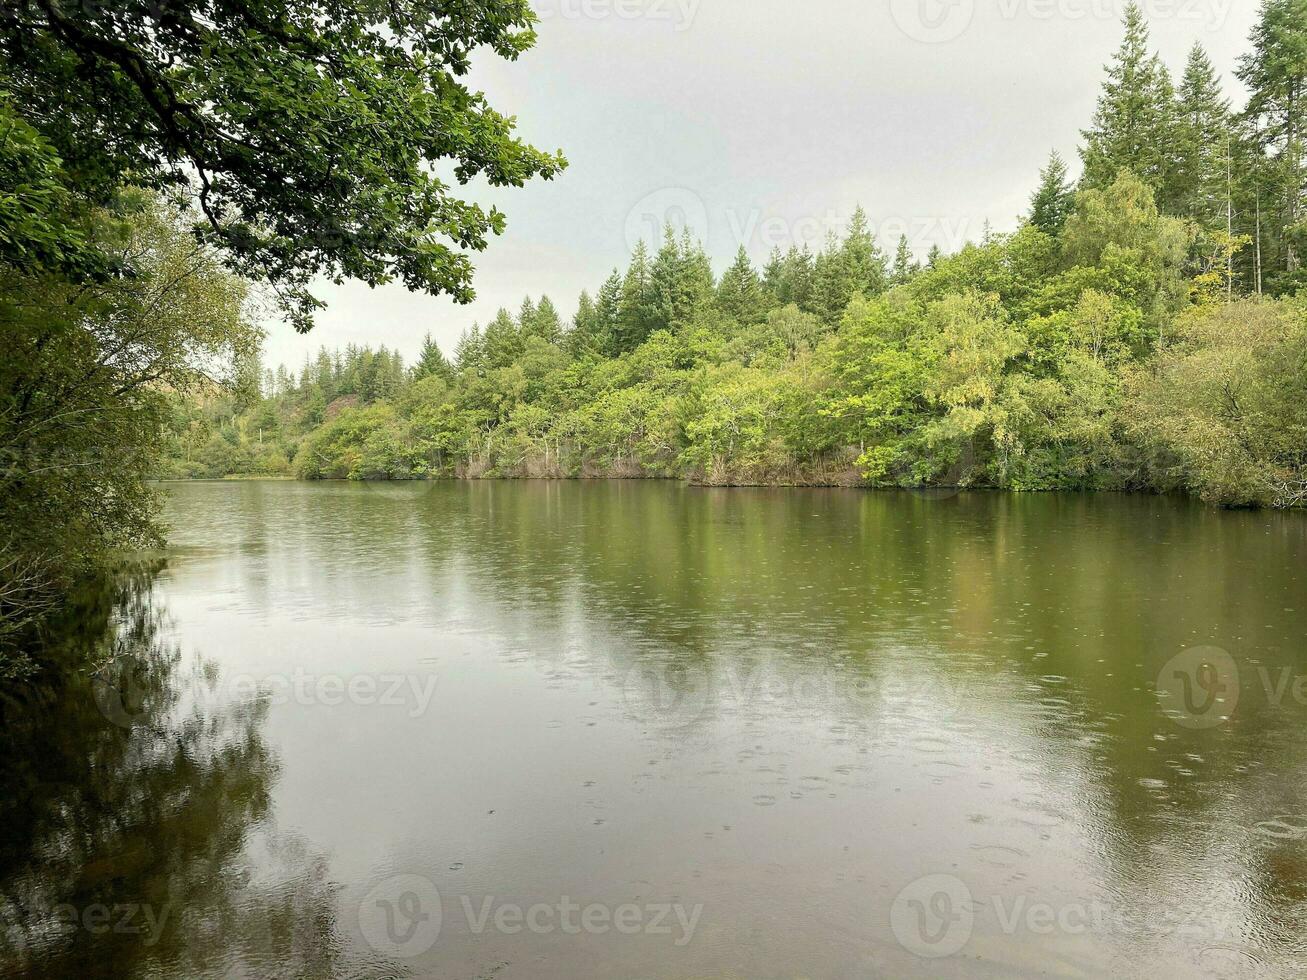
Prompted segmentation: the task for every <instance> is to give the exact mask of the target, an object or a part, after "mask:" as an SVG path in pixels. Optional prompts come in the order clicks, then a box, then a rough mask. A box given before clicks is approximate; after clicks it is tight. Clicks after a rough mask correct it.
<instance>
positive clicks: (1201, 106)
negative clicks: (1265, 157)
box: [1166, 44, 1234, 227]
mask: <svg viewBox="0 0 1307 980" xmlns="http://www.w3.org/2000/svg"><path fill="white" fill-rule="evenodd" d="M1177 108H1178V113H1179V118H1178V122H1177V126H1176V141H1175V164H1176V167H1175V173H1174V177H1173V181H1174V188H1173V190H1172V192H1171V193H1170V194H1168V195H1166V196H1167V197H1169V198H1170V199H1171V200H1172V201H1173V202H1174V203H1175V204H1176V205H1177V212H1178V213H1179V214H1181V215H1183V216H1184V217H1188V218H1193V219H1194V220H1195V221H1198V222H1200V223H1201V224H1203V225H1206V226H1209V227H1213V226H1216V225H1218V224H1219V225H1225V224H1227V219H1230V218H1231V215H1230V210H1231V209H1232V202H1231V194H1230V191H1231V183H1232V177H1233V173H1232V167H1233V156H1234V147H1233V140H1234V130H1233V126H1232V119H1231V116H1230V103H1229V101H1228V100H1227V99H1226V98H1225V97H1224V95H1223V94H1222V92H1221V82H1220V79H1219V78H1218V77H1217V74H1216V69H1215V68H1214V67H1213V66H1212V61H1211V59H1210V58H1208V56H1207V52H1206V51H1204V50H1203V48H1202V45H1200V44H1195V45H1194V46H1193V49H1192V50H1191V51H1190V52H1189V61H1188V64H1187V65H1186V66H1185V73H1184V80H1183V82H1182V83H1181V85H1180V93H1179V103H1178V106H1177Z"/></svg>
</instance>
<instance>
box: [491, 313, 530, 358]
mask: <svg viewBox="0 0 1307 980" xmlns="http://www.w3.org/2000/svg"><path fill="white" fill-rule="evenodd" d="M528 302H529V301H528ZM522 349H523V348H522V331H521V329H520V328H519V327H518V324H517V322H516V321H514V319H513V316H512V314H511V313H509V312H508V310H505V309H501V310H500V311H499V312H498V313H497V314H495V318H494V319H493V320H491V321H490V322H489V323H488V324H486V329H485V330H484V332H482V334H481V356H482V361H483V363H484V365H485V367H487V368H490V369H494V368H501V367H507V366H508V365H509V364H512V363H513V362H514V361H515V360H517V359H518V358H519V357H521V356H522Z"/></svg>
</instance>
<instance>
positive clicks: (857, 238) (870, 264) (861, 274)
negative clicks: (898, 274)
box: [840, 207, 887, 313]
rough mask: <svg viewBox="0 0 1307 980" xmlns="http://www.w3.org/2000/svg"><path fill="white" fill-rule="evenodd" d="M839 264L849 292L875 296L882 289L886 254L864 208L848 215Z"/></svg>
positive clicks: (859, 208) (881, 291)
mask: <svg viewBox="0 0 1307 980" xmlns="http://www.w3.org/2000/svg"><path fill="white" fill-rule="evenodd" d="M840 264H841V265H842V266H843V268H844V274H845V275H846V276H847V277H848V281H849V285H850V287H851V290H850V292H851V293H857V294H859V295H862V296H875V295H877V294H879V293H883V292H884V291H885V286H886V280H887V276H886V272H885V255H884V253H883V252H881V250H880V246H879V245H877V244H876V237H875V235H874V234H873V233H872V229H871V223H870V222H869V221H868V220H867V212H865V211H864V210H862V208H861V207H858V208H857V209H856V210H855V211H854V212H853V217H852V218H850V219H849V227H848V232H847V233H846V234H845V236H844V245H843V246H842V247H841V249H840ZM840 312H841V313H843V312H844V311H843V310H840Z"/></svg>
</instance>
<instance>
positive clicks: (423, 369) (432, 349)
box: [413, 333, 454, 381]
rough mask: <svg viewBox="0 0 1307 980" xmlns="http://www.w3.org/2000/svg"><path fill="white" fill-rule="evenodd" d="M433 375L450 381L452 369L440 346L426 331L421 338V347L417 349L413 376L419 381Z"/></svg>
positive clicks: (452, 373)
mask: <svg viewBox="0 0 1307 980" xmlns="http://www.w3.org/2000/svg"><path fill="white" fill-rule="evenodd" d="M433 375H434V376H436V377H439V378H443V379H444V380H445V381H452V380H453V377H454V370H453V368H451V367H450V364H449V361H447V360H445V354H444V352H443V351H441V349H440V346H439V345H438V344H437V343H436V342H435V341H434V340H432V339H431V334H429V333H428V334H427V335H426V336H425V337H423V338H422V349H421V350H420V351H418V359H417V363H416V364H414V365H413V378H414V380H416V381H420V380H421V379H423V378H429V377H432V376H433Z"/></svg>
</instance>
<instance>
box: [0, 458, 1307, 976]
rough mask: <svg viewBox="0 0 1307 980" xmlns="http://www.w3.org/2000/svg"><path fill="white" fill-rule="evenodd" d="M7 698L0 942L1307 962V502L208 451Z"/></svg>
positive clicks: (1221, 970) (622, 971) (589, 965)
mask: <svg viewBox="0 0 1307 980" xmlns="http://www.w3.org/2000/svg"><path fill="white" fill-rule="evenodd" d="M169 489H170V494H171V500H170V503H169V517H170V519H171V521H172V523H173V525H174V530H173V534H172V547H171V549H170V553H169V558H168V561H167V564H166V567H165V568H164V569H163V570H162V571H161V572H159V573H158V574H157V575H156V576H154V577H153V579H152V580H151V579H149V578H148V577H144V578H143V580H142V581H141V582H140V583H138V586H137V588H135V589H132V590H128V591H127V592H126V593H125V594H124V596H123V597H120V600H119V601H118V602H117V603H116V605H112V606H105V607H104V608H103V609H102V612H104V613H105V615H107V616H108V617H109V618H108V621H107V623H106V622H102V621H101V620H98V619H96V617H94V616H90V615H88V616H85V617H83V618H82V620H81V623H80V627H81V632H80V634H78V635H73V636H71V637H70V638H69V640H68V647H69V650H70V651H71V653H70V656H71V655H73V654H78V655H80V656H83V657H85V656H87V655H88V654H89V656H90V658H91V661H92V662H93V665H94V666H95V667H96V668H97V670H95V671H94V672H92V671H91V670H90V669H83V670H81V671H80V672H73V673H69V674H68V675H67V676H64V677H61V678H60V680H59V682H58V683H53V682H52V683H49V684H46V685H43V686H41V687H39V688H38V689H36V690H35V691H33V692H29V693H28V694H26V695H24V696H22V697H19V698H15V699H10V700H9V701H7V702H6V704H5V706H4V711H5V723H6V737H7V739H8V740H9V742H10V747H9V749H8V750H7V752H6V755H5V761H4V763H3V768H2V769H0V796H3V804H0V944H2V945H0V975H4V976H10V975H14V976H24V975H31V976H57V975H65V974H74V975H79V976H82V977H100V976H103V977H138V976H139V977H154V976H195V977H243V976H250V977H264V976H286V977H292V976H293V977H392V976H430V977H441V978H468V980H475V978H491V977H493V978H503V980H516V978H523V980H553V978H557V980H588V978H593V980H613V978H633V980H634V978H649V980H663V978H678V980H684V978H705V980H716V978H723V980H725V978H750V980H752V978H776V980H782V978H784V980H800V978H803V980H846V978H849V980H851V978H869V977H887V978H899V977H916V976H920V977H995V978H998V977H1014V976H1053V977H1092V976H1108V975H1111V976H1120V977H1135V976H1137V977H1148V978H1150V980H1162V978H1170V977H1176V978H1180V977H1186V978H1187V977H1202V976H1212V977H1227V976H1228V977H1249V976H1251V977H1257V976H1267V977H1278V976H1301V975H1304V974H1307V748H1305V746H1304V737H1303V736H1304V731H1307V729H1305V727H1304V722H1307V680H1304V678H1305V677H1307V652H1305V651H1304V643H1303V640H1304V636H1305V635H1307V629H1305V627H1307V594H1304V584H1305V582H1304V573H1303V569H1304V567H1305V562H1307V518H1304V517H1303V516H1302V515H1275V514H1264V513H1240V514H1230V513H1220V512H1216V511H1212V510H1208V509H1205V508H1203V507H1201V506H1197V505H1194V504H1190V503H1185V502H1176V501H1170V500H1165V499H1159V498H1151V497H1119V496H1110V495H1101V496H1087V495H1086V496H1082V495H1045V496H1013V495H987V494H975V495H972V494H963V495H958V496H952V497H942V498H938V497H930V496H918V495H912V494H877V493H862V492H857V491H803V490H729V491H718V490H702V489H692V488H687V487H682V486H678V485H673V484H653V483H650V484H644V483H595V484H578V483H559V484H548V483H525V484H508V483H449V484H445V483H441V484H420V485H419V484H414V485H402V486H375V485H369V486H357V485H310V484H295V483H234V484H181V485H173V486H171V487H170V488H169Z"/></svg>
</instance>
